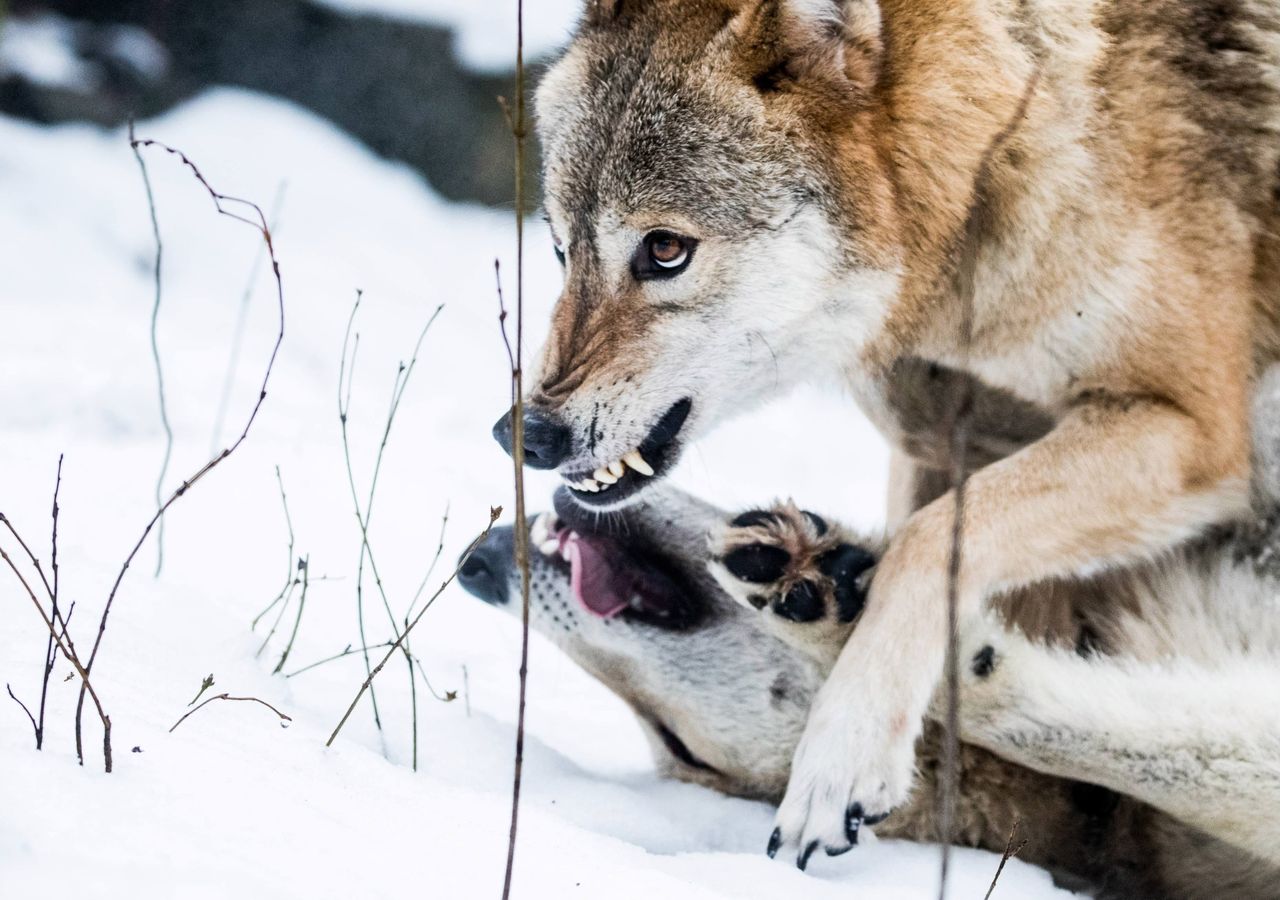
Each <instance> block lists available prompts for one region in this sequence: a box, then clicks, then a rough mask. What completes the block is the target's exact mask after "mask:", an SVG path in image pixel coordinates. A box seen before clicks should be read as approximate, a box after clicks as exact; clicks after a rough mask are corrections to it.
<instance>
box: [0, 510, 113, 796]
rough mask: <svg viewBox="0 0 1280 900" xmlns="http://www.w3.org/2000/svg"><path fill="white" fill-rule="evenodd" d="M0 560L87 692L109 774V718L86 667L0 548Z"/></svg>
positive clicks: (0, 516)
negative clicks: (95, 713) (98, 724)
mask: <svg viewBox="0 0 1280 900" xmlns="http://www.w3.org/2000/svg"><path fill="white" fill-rule="evenodd" d="M0 522H3V523H4V524H6V525H8V527H9V531H10V532H11V533H12V534H14V535H15V536H16V535H17V532H16V531H15V530H14V528H13V524H12V523H11V522H9V520H8V519H7V518H6V517H5V515H4V513H0ZM19 541H21V538H19ZM0 560H3V561H4V563H5V565H7V566H8V567H9V569H10V570H11V571H12V572H13V574H14V576H15V577H16V578H17V579H18V583H19V584H21V585H22V587H23V588H24V589H25V590H26V592H27V596H28V597H30V598H31V602H32V603H33V604H34V605H35V608H36V611H37V612H39V613H40V618H41V619H42V620H43V621H44V624H45V627H46V628H48V629H49V634H51V635H53V640H54V643H55V644H56V645H57V647H58V650H59V651H60V652H61V653H62V655H63V656H64V657H66V659H67V662H69V663H71V667H72V668H73V669H75V670H76V674H77V675H79V676H80V683H81V686H82V687H81V696H82V697H83V695H84V694H83V692H84V691H88V693H89V697H90V699H91V700H93V705H94V708H95V709H96V710H97V712H98V718H99V720H100V721H101V722H102V758H103V763H104V765H105V767H106V770H107V771H108V772H110V771H111V717H110V716H108V715H107V713H106V711H105V710H104V709H103V708H102V701H101V700H99V699H98V692H97V691H96V690H94V688H93V684H92V682H90V681H89V671H88V667H87V666H83V665H81V664H80V658H79V657H78V656H77V655H76V652H75V649H74V648H73V647H71V646H69V645H70V638H65V640H66V643H64V642H63V641H64V638H63V637H59V636H58V627H57V625H55V624H54V621H53V619H52V618H50V616H48V615H47V614H46V613H45V611H44V607H43V606H41V605H40V600H39V598H38V597H36V592H35V591H33V590H32V589H31V584H30V583H29V582H28V581H27V579H26V578H25V577H23V574H22V572H21V571H20V570H19V569H18V566H17V564H15V563H14V561H13V558H12V557H10V556H9V554H8V553H6V552H5V549H4V548H3V547H0ZM41 577H43V576H41ZM65 626H66V622H65V620H64V622H63V627H64V632H65ZM78 712H79V709H77V713H78ZM78 736H79V729H77V737H78ZM76 749H77V750H79V749H80V744H79V741H77V743H76ZM80 760H81V762H82V763H83V761H84V756H83V755H82V754H81V755H80Z"/></svg>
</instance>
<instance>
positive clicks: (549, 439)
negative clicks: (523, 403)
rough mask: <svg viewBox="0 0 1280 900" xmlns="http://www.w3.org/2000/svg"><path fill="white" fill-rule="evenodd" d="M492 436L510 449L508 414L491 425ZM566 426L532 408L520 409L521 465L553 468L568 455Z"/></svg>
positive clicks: (509, 414) (509, 418)
mask: <svg viewBox="0 0 1280 900" xmlns="http://www.w3.org/2000/svg"><path fill="white" fill-rule="evenodd" d="M493 437H494V440H496V441H497V442H498V443H499V444H501V445H502V449H503V450H506V451H507V453H510V452H511V448H512V438H511V413H510V412H508V413H507V414H506V415H505V416H503V417H502V418H501V419H499V420H498V422H497V424H496V425H494V426H493ZM569 444H570V434H569V427H568V426H567V425H564V424H562V423H561V422H560V421H559V420H558V419H556V418H555V417H554V416H552V415H551V414H550V413H546V412H543V411H542V410H540V409H535V408H533V407H529V408H526V409H525V411H524V464H525V465H526V466H528V467H529V468H531V469H554V468H556V467H557V466H558V465H560V463H562V462H564V461H565V460H566V459H568V457H569Z"/></svg>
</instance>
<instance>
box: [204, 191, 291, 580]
mask: <svg viewBox="0 0 1280 900" xmlns="http://www.w3.org/2000/svg"><path fill="white" fill-rule="evenodd" d="M288 185H289V182H287V181H281V182H280V184H279V185H278V186H277V187H276V196H275V198H274V199H273V200H272V201H271V218H270V219H269V220H268V224H269V225H270V226H271V233H272V234H274V235H276V236H277V237H279V235H280V213H281V210H283V209H284V194H285V188H287V187H288ZM266 258H267V254H266V252H265V251H264V248H263V247H262V246H261V245H259V247H258V250H257V252H256V253H255V254H254V255H253V265H252V266H250V267H249V279H248V281H246V282H245V286H244V293H243V294H241V295H240V311H239V312H238V313H236V325H235V330H234V331H233V332H232V333H231V355H230V358H229V359H228V360H227V373H226V375H224V376H223V379H222V395H221V396H220V397H219V398H218V412H217V414H216V415H215V416H214V417H213V434H212V435H211V436H210V438H209V452H210V453H216V452H217V451H218V442H219V441H221V440H222V426H223V423H224V422H226V420H227V406H228V405H229V404H230V403H231V388H232V387H234V386H235V381H236V371H237V370H238V369H239V368H240V350H241V348H242V347H243V346H244V330H245V326H246V325H247V324H248V321H249V303H250V301H252V300H253V289H254V286H255V285H256V284H257V283H258V273H259V272H260V271H261V270H262V261H263V260H264V259H266ZM290 565H292V563H290Z"/></svg>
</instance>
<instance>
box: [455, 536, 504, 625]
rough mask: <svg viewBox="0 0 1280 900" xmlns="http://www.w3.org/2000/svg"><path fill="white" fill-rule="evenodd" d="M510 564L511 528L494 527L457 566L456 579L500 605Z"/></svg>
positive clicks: (486, 599) (483, 597)
mask: <svg viewBox="0 0 1280 900" xmlns="http://www.w3.org/2000/svg"><path fill="white" fill-rule="evenodd" d="M514 565H515V529H514V528H511V527H510V526H503V527H502V528H495V529H493V531H491V532H489V537H488V538H487V539H486V540H485V542H484V543H483V544H481V545H480V546H479V547H477V548H476V549H475V550H474V551H473V552H472V554H471V556H469V557H468V558H467V561H466V562H464V563H463V564H462V566H461V568H459V569H458V581H459V582H460V583H461V584H462V586H463V588H465V589H466V591H467V592H468V593H469V594H471V595H472V596H475V597H479V598H480V599H481V600H483V601H484V602H485V603H491V604H493V605H494V606H502V605H503V604H505V603H506V602H507V585H508V584H509V583H510V582H511V569H512V566H514Z"/></svg>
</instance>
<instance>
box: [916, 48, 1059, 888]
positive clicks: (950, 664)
mask: <svg viewBox="0 0 1280 900" xmlns="http://www.w3.org/2000/svg"><path fill="white" fill-rule="evenodd" d="M1040 74H1041V70H1040V69H1039V68H1037V69H1036V70H1035V71H1034V72H1033V73H1032V75H1031V77H1030V79H1029V80H1028V81H1027V84H1026V86H1025V87H1024V89H1023V92H1022V97H1021V98H1020V100H1019V102H1018V105H1017V107H1016V108H1015V110H1014V114H1013V116H1012V117H1011V118H1010V119H1009V121H1008V122H1006V123H1005V125H1004V127H1002V128H1001V129H1000V131H999V132H997V133H996V135H995V137H994V138H992V139H991V141H990V143H989V144H988V145H987V147H986V149H985V150H984V151H983V154H982V157H981V159H980V161H979V164H978V169H977V174H976V176H975V178H974V182H973V189H972V194H971V196H970V200H969V209H968V215H967V217H966V219H965V226H964V230H963V235H962V238H961V243H960V244H959V245H958V246H956V247H953V248H952V254H951V257H950V259H949V260H948V265H947V267H946V268H947V269H948V271H949V273H950V274H952V275H954V278H955V281H954V285H955V289H956V290H957V292H958V293H959V296H960V301H961V315H960V335H959V337H960V361H959V368H960V369H961V370H962V371H967V369H968V363H969V354H970V348H971V346H972V343H973V327H974V321H973V320H974V297H975V294H976V293H977V259H976V256H975V253H976V248H977V247H978V246H979V243H980V241H981V238H982V235H983V234H984V233H986V232H987V230H988V229H989V227H990V225H991V223H990V221H989V215H990V210H989V209H988V207H987V203H986V200H987V198H986V196H985V194H986V192H987V190H988V188H989V186H990V182H991V168H992V163H993V162H994V161H995V158H996V156H997V154H999V152H1000V151H1001V150H1003V149H1004V147H1005V145H1006V144H1007V143H1008V142H1009V139H1010V138H1011V137H1013V135H1014V134H1015V133H1016V131H1017V130H1018V128H1019V127H1020V126H1021V125H1022V121H1023V119H1024V118H1026V115H1027V109H1028V107H1029V106H1030V104H1031V98H1032V96H1033V95H1034V94H1035V90H1036V87H1037V85H1038V84H1039V82H1040ZM972 418H973V385H972V379H968V378H965V379H962V380H961V388H960V396H959V398H958V399H957V402H956V406H955V408H954V411H953V418H952V422H951V486H952V493H953V501H954V502H953V513H952V520H951V553H950V557H949V559H948V563H947V658H946V673H945V687H946V696H947V712H946V720H945V726H946V727H945V732H944V735H943V754H942V762H943V766H942V782H941V785H940V788H941V789H940V790H939V792H938V793H939V806H940V808H939V811H938V841H939V844H940V845H941V847H942V858H941V861H940V869H941V872H940V881H939V886H938V897H939V900H945V898H946V894H947V883H948V877H949V875H950V865H951V840H952V835H953V830H954V822H955V810H956V805H957V802H958V798H959V780H960V614H959V605H960V574H961V568H962V565H963V557H964V515H965V500H966V498H967V488H968V483H969V467H968V460H967V458H966V455H967V451H968V444H969V429H970V425H971V424H972Z"/></svg>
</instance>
